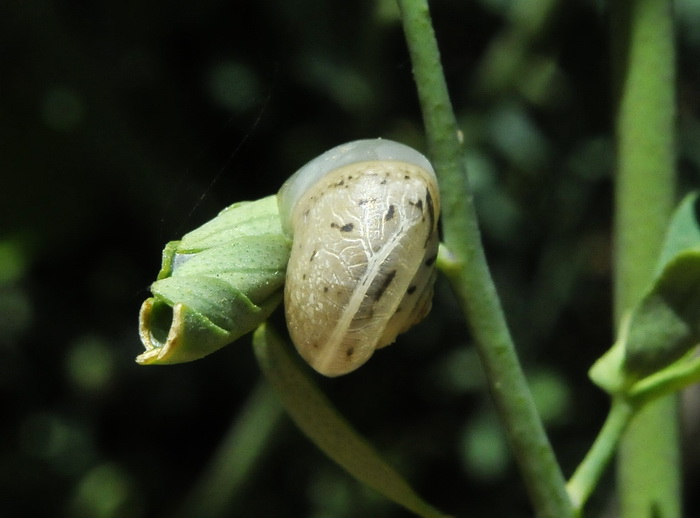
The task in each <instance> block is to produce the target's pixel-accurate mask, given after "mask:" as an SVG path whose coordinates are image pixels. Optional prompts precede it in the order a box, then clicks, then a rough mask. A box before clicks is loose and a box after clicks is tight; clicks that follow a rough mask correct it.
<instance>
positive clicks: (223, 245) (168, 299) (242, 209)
mask: <svg viewBox="0 0 700 518" xmlns="http://www.w3.org/2000/svg"><path fill="white" fill-rule="evenodd" d="M290 244H291V243H290V241H289V238H287V237H286V236H285V235H284V233H283V232H282V227H281V225H280V219H279V212H278V209H277V199H276V197H275V196H268V197H267V198H263V199H261V200H258V201H254V202H240V203H235V204H233V205H231V206H230V207H228V208H227V209H224V210H223V211H222V212H221V213H220V214H219V215H218V216H217V217H215V218H214V219H213V220H211V221H209V222H208V223H205V224H204V225H202V226H201V227H200V228H198V229H196V230H193V231H192V232H190V233H188V234H186V235H185V236H184V237H183V238H182V240H181V241H171V242H170V243H168V244H167V245H166V247H165V249H164V250H163V261H162V266H161V270H160V272H159V274H158V280H156V282H154V283H153V285H152V286H151V292H152V293H153V297H151V298H149V299H147V300H146V301H145V302H144V303H143V305H142V306H141V312H140V315H139V333H140V335H141V341H142V342H143V345H144V346H145V348H146V352H144V353H142V354H141V355H139V356H138V357H137V358H136V361H137V362H138V363H140V364H142V365H150V364H171V363H182V362H187V361H192V360H196V359H198V358H202V357H203V356H206V355H208V354H210V353H212V352H214V351H216V350H218V349H220V348H221V347H223V346H225V345H228V344H229V343H231V342H233V341H234V340H236V339H238V338H239V337H241V336H242V335H244V334H246V333H248V332H250V331H252V330H254V329H255V328H256V327H258V326H259V325H260V324H261V323H262V322H264V321H265V319H267V317H269V316H270V314H271V313H272V311H273V310H274V309H275V308H276V307H277V305H278V304H279V303H280V302H281V301H282V288H283V286H284V277H285V271H286V268H287V261H288V259H289V251H290Z"/></svg>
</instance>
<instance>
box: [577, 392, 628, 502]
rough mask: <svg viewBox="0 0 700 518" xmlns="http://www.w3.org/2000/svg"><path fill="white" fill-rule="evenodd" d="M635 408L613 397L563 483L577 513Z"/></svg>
mask: <svg viewBox="0 0 700 518" xmlns="http://www.w3.org/2000/svg"><path fill="white" fill-rule="evenodd" d="M634 411H635V408H634V406H633V405H631V404H630V403H629V401H627V400H626V399H624V398H622V397H618V398H616V399H613V402H612V406H611V408H610V412H609V413H608V417H607V418H606V419H605V423H604V424H603V428H602V429H601V430H600V433H599V434H598V437H596V440H595V442H594V443H593V446H591V449H590V450H589V451H588V453H587V454H586V456H585V457H584V459H583V461H582V462H581V464H580V465H579V467H578V468H577V469H576V471H575V472H574V474H573V476H572V477H571V479H570V480H569V483H568V484H567V489H568V490H569V496H570V497H571V501H572V502H573V505H574V507H575V508H576V510H577V511H578V512H579V513H580V512H581V511H582V509H583V505H584V504H585V503H586V501H587V500H588V497H589V496H590V495H591V493H592V492H593V490H594V489H595V486H596V485H597V484H598V481H599V480H600V477H601V476H602V475H603V472H604V471H605V468H606V467H607V466H608V464H609V463H610V460H611V459H612V457H613V455H614V453H615V450H616V448H617V445H618V444H619V442H620V438H621V437H622V434H623V433H624V431H625V429H626V428H627V426H628V425H629V422H630V420H631V419H632V416H633V415H634Z"/></svg>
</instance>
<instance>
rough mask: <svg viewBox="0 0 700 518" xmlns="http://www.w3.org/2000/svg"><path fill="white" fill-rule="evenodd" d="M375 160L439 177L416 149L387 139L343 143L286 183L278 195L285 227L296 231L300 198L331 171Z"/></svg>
mask: <svg viewBox="0 0 700 518" xmlns="http://www.w3.org/2000/svg"><path fill="white" fill-rule="evenodd" d="M375 160H377V161H378V160H395V161H399V162H408V163H411V164H415V165H417V166H419V167H421V168H422V169H424V170H425V171H427V172H428V174H430V175H431V176H432V177H433V179H435V181H437V177H436V176H435V171H434V170H433V166H432V165H431V164H430V162H429V161H428V159H427V158H426V157H425V156H424V155H423V154H421V153H419V152H418V151H416V150H415V149H413V148H411V147H409V146H407V145H405V144H401V143H399V142H395V141H393V140H386V139H381V138H378V139H365V140H355V141H353V142H348V143H346V144H341V145H339V146H336V147H334V148H333V149H330V150H328V151H326V152H325V153H323V154H322V155H320V156H318V157H316V158H314V159H313V160H311V161H310V162H308V163H307V164H306V165H304V166H302V167H301V168H300V169H299V170H297V172H296V173H294V174H293V175H292V176H290V177H289V179H288V180H287V181H286V182H285V183H284V185H282V188H281V189H280V190H279V193H278V195H277V202H278V204H279V210H280V217H281V219H282V228H283V230H284V232H285V233H286V234H287V235H292V213H293V210H294V206H295V205H296V204H297V202H298V201H299V198H301V196H302V195H303V194H304V193H305V192H306V191H307V190H308V189H309V188H310V187H311V186H312V185H313V184H315V183H316V182H317V181H318V180H319V179H321V178H322V177H323V176H324V175H325V174H326V173H328V172H329V171H333V170H335V169H338V168H340V167H343V166H346V165H350V164H353V163H355V162H369V161H375Z"/></svg>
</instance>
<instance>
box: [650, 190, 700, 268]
mask: <svg viewBox="0 0 700 518" xmlns="http://www.w3.org/2000/svg"><path fill="white" fill-rule="evenodd" d="M698 246H700V199H699V198H698V193H693V194H689V195H688V196H686V197H685V198H684V199H683V201H682V202H681V203H680V204H679V205H678V208H677V209H676V211H675V212H674V214H673V217H672V218H671V223H670V225H669V228H668V230H667V231H666V238H665V239H664V244H663V247H662V248H661V255H660V256H659V262H658V265H657V275H658V274H660V273H661V271H662V270H663V269H664V268H665V267H666V265H667V264H668V263H669V262H671V261H672V260H673V258H674V257H675V256H676V255H677V254H679V253H680V252H682V251H684V250H688V249H691V248H696V247H698Z"/></svg>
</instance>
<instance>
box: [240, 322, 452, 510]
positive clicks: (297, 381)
mask: <svg viewBox="0 0 700 518" xmlns="http://www.w3.org/2000/svg"><path fill="white" fill-rule="evenodd" d="M253 346H254V348H255V354H256V356H257V358H258V363H259V364H260V367H261V369H262V371H263V373H264V374H265V377H266V378H267V380H268V382H269V383H270V384H271V385H272V386H273V388H274V389H275V390H276V391H277V393H278V395H279V397H280V399H281V400H282V403H283V405H284V406H285V408H286V410H287V412H288V413H289V415H290V416H291V417H292V419H293V420H294V422H295V423H296V425H297V426H298V427H299V428H300V429H301V430H302V432H304V434H306V436H307V437H308V438H309V439H311V441H312V442H313V443H314V444H316V446H318V447H319V448H320V449H321V450H322V451H323V452H324V453H325V454H326V455H328V457H330V458H331V459H333V460H334V461H335V462H336V463H338V464H339V465H340V466H341V467H343V468H344V469H345V470H346V471H347V472H348V473H350V474H351V475H352V476H353V477H355V478H356V479H357V480H359V481H361V482H363V483H364V484H366V485H367V486H369V487H371V488H373V489H374V490H376V491H378V492H379V493H381V494H383V495H384V496H385V497H387V498H389V499H390V500H393V501H394V502H396V503H398V504H399V505H402V506H403V507H405V508H406V509H409V510H411V511H413V512H414V513H416V514H417V515H419V516H423V517H427V518H438V517H442V516H444V515H443V514H442V513H440V512H439V511H437V510H435V509H433V508H432V507H431V506H430V505H429V504H427V503H426V502H424V501H423V500H422V499H421V498H420V497H419V496H418V495H417V494H416V493H415V492H414V491H413V489H411V487H410V486H409V485H408V483H407V482H406V481H405V480H404V479H403V478H402V477H401V475H399V474H398V473H397V472H396V471H395V470H394V469H393V468H392V467H391V466H389V465H388V464H387V463H386V462H385V461H384V460H383V459H382V458H381V457H380V455H379V454H378V453H377V452H376V451H375V450H374V448H372V446H370V445H369V444H368V443H367V441H365V440H364V439H363V438H362V437H361V436H360V435H359V434H358V433H357V432H356V431H355V430H354V429H353V428H352V427H351V426H350V424H349V423H348V422H347V421H346V420H345V419H344V418H343V417H342V416H341V415H340V414H339V413H338V411H337V410H336V409H335V408H334V407H333V405H332V404H331V403H330V401H328V399H327V398H326V397H325V396H324V395H323V393H322V392H321V391H320V390H319V389H318V387H316V385H315V384H314V383H313V382H312V381H311V380H310V379H309V377H308V376H307V374H306V371H307V369H306V367H305V366H304V365H303V364H302V363H301V362H300V361H299V359H298V358H297V357H296V356H295V355H294V353H292V352H291V351H290V348H289V347H286V346H285V344H284V343H283V342H282V340H281V339H280V338H279V337H278V336H276V335H275V334H274V333H273V332H272V331H271V330H270V329H268V327H267V326H265V325H262V326H260V327H259V328H258V329H257V331H255V334H254V335H253Z"/></svg>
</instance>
